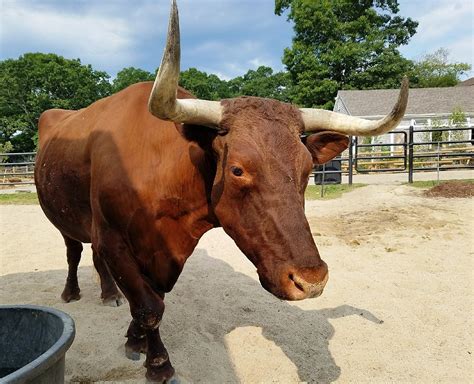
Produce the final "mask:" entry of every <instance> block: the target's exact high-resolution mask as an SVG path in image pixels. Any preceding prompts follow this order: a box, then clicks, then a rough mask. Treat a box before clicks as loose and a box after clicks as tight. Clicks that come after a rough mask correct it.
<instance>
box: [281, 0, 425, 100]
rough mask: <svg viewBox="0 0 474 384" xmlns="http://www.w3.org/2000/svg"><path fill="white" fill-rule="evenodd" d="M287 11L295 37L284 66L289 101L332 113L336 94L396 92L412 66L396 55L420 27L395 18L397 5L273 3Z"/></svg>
mask: <svg viewBox="0 0 474 384" xmlns="http://www.w3.org/2000/svg"><path fill="white" fill-rule="evenodd" d="M287 9H289V13H288V19H289V20H291V21H293V22H294V31H295V37H294V38H293V45H292V47H291V48H286V49H285V52H284V57H283V62H284V64H285V65H286V67H287V69H288V71H289V73H290V76H291V81H292V89H291V98H292V101H293V102H295V103H297V104H299V105H302V106H306V107H315V106H317V107H323V108H327V109H331V108H332V107H333V105H334V97H335V96H336V93H337V90H338V89H373V88H396V87H398V86H399V84H400V79H401V77H402V76H403V75H404V74H405V73H407V72H409V71H410V70H411V68H412V62H411V61H410V60H407V59H405V58H403V57H402V56H401V54H400V52H399V51H398V47H399V46H400V45H404V44H407V43H408V41H409V39H410V38H411V36H413V34H414V33H415V31H416V27H417V25H418V23H417V22H416V21H413V20H411V19H410V18H407V19H404V18H402V17H400V16H397V15H396V14H397V13H398V2H397V1H396V0H372V1H352V0H319V1H314V0H275V13H276V14H278V15H281V14H282V13H283V12H284V11H285V10H287Z"/></svg>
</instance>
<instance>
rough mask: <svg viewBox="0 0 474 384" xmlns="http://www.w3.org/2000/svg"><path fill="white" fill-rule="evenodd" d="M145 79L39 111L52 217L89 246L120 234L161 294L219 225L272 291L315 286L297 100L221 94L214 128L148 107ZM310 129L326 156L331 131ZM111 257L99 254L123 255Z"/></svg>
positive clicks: (40, 183) (318, 269) (41, 178)
mask: <svg viewBox="0 0 474 384" xmlns="http://www.w3.org/2000/svg"><path fill="white" fill-rule="evenodd" d="M150 89H151V83H141V84H137V85H134V86H131V87H129V88H128V89H126V90H124V91H122V92H120V93H118V94H115V95H113V96H110V97H108V98H105V99H102V100H99V101H98V102H96V103H94V104H92V105H91V106H90V107H88V108H86V109H82V110H80V111H60V110H52V111H47V112H45V113H44V114H43V115H42V117H41V120H40V150H39V153H38V159H37V162H38V163H37V164H38V167H37V168H36V182H37V187H38V194H39V199H40V202H41V206H42V208H43V210H44V211H45V213H46V215H47V216H48V218H49V219H50V220H51V222H52V223H53V224H54V225H55V226H56V227H57V228H58V229H59V230H60V231H61V233H62V234H63V235H64V236H65V237H68V238H72V239H75V240H78V241H80V242H92V243H93V244H95V248H96V249H97V250H98V251H100V250H103V251H104V252H106V251H107V249H108V248H110V247H107V246H106V245H105V244H104V245H102V243H107V242H108V240H107V241H106V240H105V239H107V238H108V237H109V236H112V234H113V236H117V237H118V238H119V239H120V241H123V242H124V245H122V248H121V249H120V252H121V251H122V250H123V251H124V252H126V254H127V259H129V260H128V262H129V263H131V265H136V267H137V268H138V270H139V271H140V272H139V273H140V275H143V276H145V277H146V278H147V279H149V281H150V284H151V285H152V286H153V288H154V289H156V290H157V291H159V292H167V291H169V290H171V288H172V287H173V285H174V283H175V282H176V280H177V278H178V276H179V273H180V272H181V270H182V268H183V265H184V263H185V261H186V259H187V258H188V257H189V255H190V254H191V253H192V251H193V249H194V248H195V246H196V244H197V242H198V240H199V238H200V237H201V236H202V234H203V233H204V232H206V231H207V230H209V229H210V228H212V227H214V226H218V225H222V226H223V228H224V230H225V231H226V232H227V233H228V234H229V235H230V236H231V237H232V238H233V239H234V240H235V241H236V243H237V245H238V246H239V247H240V248H241V249H242V251H243V252H244V253H245V254H246V256H247V257H248V258H249V259H250V260H251V261H252V262H253V263H254V264H255V265H256V267H257V271H258V273H259V277H260V280H261V282H262V285H263V286H264V287H265V288H266V289H268V290H269V291H270V292H272V293H273V294H275V295H276V296H278V297H280V298H284V299H302V298H305V297H313V296H317V295H319V294H320V293H321V292H322V288H323V287H324V284H325V282H326V280H327V267H326V264H325V263H324V262H323V261H322V260H321V259H320V257H319V254H318V251H317V249H316V246H315V244H314V241H313V238H312V236H311V232H310V229H309V226H308V223H307V220H306V218H305V216H304V210H303V206H304V190H305V188H306V184H307V181H308V176H309V173H310V171H311V168H312V160H311V155H310V153H309V152H308V150H307V149H306V147H305V146H304V145H303V144H302V142H301V140H300V133H301V132H302V129H303V124H302V121H301V117H300V112H299V111H298V109H296V108H295V107H293V106H291V105H289V104H284V103H281V102H278V101H274V100H268V99H261V98H251V97H244V98H237V99H231V100H224V101H223V102H222V104H223V106H224V111H225V113H224V116H223V121H222V123H221V126H220V129H221V132H220V133H219V134H217V133H216V132H215V131H212V130H210V129H208V128H205V127H200V126H181V125H177V126H176V125H175V124H174V123H170V122H164V121H161V120H159V119H157V118H155V117H153V116H152V115H150V114H149V113H148V111H147V109H146V102H147V98H148V95H149V93H150ZM179 92H180V93H179V97H190V95H189V94H187V93H186V92H185V91H183V90H180V91H179ZM223 132H224V133H223ZM336 135H337V134H336ZM313 136H314V137H323V138H324V140H322V144H321V145H319V146H318V144H317V140H313V141H312V143H313V146H312V147H311V148H310V149H311V152H312V153H313V158H315V156H317V155H315V154H314V153H315V152H314V151H318V150H320V149H319V148H322V152H321V153H323V155H321V156H323V157H324V156H327V155H326V154H325V153H324V151H326V152H327V150H326V149H327V148H328V140H327V138H328V135H327V134H326V135H319V136H318V134H316V135H312V136H311V137H313ZM340 137H341V135H338V137H336V139H337V140H336V143H335V144H334V145H333V144H331V143H330V142H329V147H331V151H330V153H332V154H335V151H334V148H336V149H337V148H340V149H341V150H343V149H344V148H345V147H344V148H343V147H342V146H341V145H340V144H339V141H340V140H339V139H340ZM338 140H339V141H338ZM329 141H330V140H329ZM336 152H337V151H336ZM236 169H238V172H243V174H242V175H238V176H236V175H235V173H236ZM238 172H237V173H238ZM103 239H104V240H103ZM113 243H114V244H115V243H116V241H115V240H114V241H113ZM107 252H108V251H107ZM117 252H119V251H117ZM99 253H100V252H99ZM109 253H110V252H109ZM107 257H111V258H114V259H113V260H106V259H107ZM115 257H116V256H115V255H111V256H102V258H104V259H105V261H106V262H107V263H109V264H110V263H113V262H120V263H122V262H123V261H121V260H115ZM123 263H124V262H123ZM119 284H120V283H119ZM122 289H125V290H126V288H124V287H122Z"/></svg>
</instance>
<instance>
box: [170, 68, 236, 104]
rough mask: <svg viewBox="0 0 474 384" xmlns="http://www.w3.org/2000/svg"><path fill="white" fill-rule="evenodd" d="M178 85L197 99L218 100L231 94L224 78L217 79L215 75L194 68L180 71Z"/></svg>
mask: <svg viewBox="0 0 474 384" xmlns="http://www.w3.org/2000/svg"><path fill="white" fill-rule="evenodd" d="M179 85H180V86H182V87H183V88H185V89H187V90H188V91H190V92H191V93H192V94H193V95H194V96H196V97H197V98H199V99H204V100H220V99H226V98H229V97H232V96H233V95H232V93H231V91H230V89H229V87H228V85H227V82H226V81H225V80H221V79H219V77H217V76H216V75H208V74H207V73H206V72H202V71H199V70H198V69H196V68H189V69H187V70H186V71H182V72H181V74H180V77H179Z"/></svg>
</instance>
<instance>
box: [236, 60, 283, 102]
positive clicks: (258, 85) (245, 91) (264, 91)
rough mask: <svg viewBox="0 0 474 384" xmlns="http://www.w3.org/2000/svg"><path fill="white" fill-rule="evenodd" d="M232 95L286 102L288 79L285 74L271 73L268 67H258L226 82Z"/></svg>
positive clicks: (271, 70)
mask: <svg viewBox="0 0 474 384" xmlns="http://www.w3.org/2000/svg"><path fill="white" fill-rule="evenodd" d="M228 85H229V87H230V90H231V92H232V94H233V95H236V96H237V95H246V96H258V97H267V98H272V99H276V100H280V101H285V102H288V101H290V99H289V91H290V85H291V82H290V77H289V74H288V73H287V72H277V73H273V69H271V68H270V67H265V66H260V67H258V68H257V69H256V70H252V69H251V70H249V71H248V72H247V73H246V74H245V75H243V76H239V77H236V78H235V79H232V80H230V81H229V82H228Z"/></svg>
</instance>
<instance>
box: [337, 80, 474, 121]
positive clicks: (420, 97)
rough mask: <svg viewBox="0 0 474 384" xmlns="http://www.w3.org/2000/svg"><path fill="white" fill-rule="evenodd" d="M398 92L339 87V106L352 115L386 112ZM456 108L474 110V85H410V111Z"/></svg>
mask: <svg viewBox="0 0 474 384" xmlns="http://www.w3.org/2000/svg"><path fill="white" fill-rule="evenodd" d="M398 92H399V91H398V90H397V89H375V90H363V91H357V90H348V91H339V92H338V93H337V99H338V100H337V101H336V108H337V107H338V106H339V108H338V109H339V110H340V111H341V112H345V111H344V109H346V110H347V111H348V113H349V114H350V115H352V116H366V117H367V116H381V115H386V114H387V113H389V112H390V110H391V108H392V107H393V105H394V104H395V102H396V100H397V97H398ZM341 101H342V103H341ZM341 104H342V108H341ZM454 108H461V110H462V111H463V112H465V113H474V87H448V88H413V89H410V94H409V98H408V106H407V110H406V114H407V115H423V114H442V113H451V112H452V111H453V109H454Z"/></svg>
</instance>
